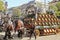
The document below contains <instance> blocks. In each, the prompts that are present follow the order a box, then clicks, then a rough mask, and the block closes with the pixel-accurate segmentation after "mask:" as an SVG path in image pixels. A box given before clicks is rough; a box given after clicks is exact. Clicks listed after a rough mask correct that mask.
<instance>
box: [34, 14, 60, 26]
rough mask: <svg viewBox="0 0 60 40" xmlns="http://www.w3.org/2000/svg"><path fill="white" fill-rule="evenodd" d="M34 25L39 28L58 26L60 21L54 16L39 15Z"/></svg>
mask: <svg viewBox="0 0 60 40" xmlns="http://www.w3.org/2000/svg"><path fill="white" fill-rule="evenodd" d="M35 24H36V25H40V26H51V25H59V24H60V21H59V19H58V18H57V17H55V16H54V15H50V14H39V15H38V18H37V20H36V22H35Z"/></svg>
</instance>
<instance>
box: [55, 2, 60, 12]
mask: <svg viewBox="0 0 60 40" xmlns="http://www.w3.org/2000/svg"><path fill="white" fill-rule="evenodd" d="M56 6H57V8H58V11H60V2H57V3H56Z"/></svg>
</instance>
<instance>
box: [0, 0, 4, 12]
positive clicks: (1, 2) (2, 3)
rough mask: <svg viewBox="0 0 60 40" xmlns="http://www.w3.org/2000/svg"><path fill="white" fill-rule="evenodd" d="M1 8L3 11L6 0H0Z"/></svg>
mask: <svg viewBox="0 0 60 40" xmlns="http://www.w3.org/2000/svg"><path fill="white" fill-rule="evenodd" d="M0 10H1V11H3V10H4V2H3V1H1V0H0Z"/></svg>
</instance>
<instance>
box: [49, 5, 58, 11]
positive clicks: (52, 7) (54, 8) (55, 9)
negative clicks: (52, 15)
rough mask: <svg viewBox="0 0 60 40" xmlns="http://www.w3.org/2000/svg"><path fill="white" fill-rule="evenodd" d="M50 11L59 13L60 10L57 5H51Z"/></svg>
mask: <svg viewBox="0 0 60 40" xmlns="http://www.w3.org/2000/svg"><path fill="white" fill-rule="evenodd" d="M50 9H52V10H54V11H58V8H57V7H56V6H55V5H50Z"/></svg>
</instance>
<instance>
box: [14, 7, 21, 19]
mask: <svg viewBox="0 0 60 40" xmlns="http://www.w3.org/2000/svg"><path fill="white" fill-rule="evenodd" d="M13 16H14V17H18V18H19V17H20V16H21V12H20V9H17V8H14V9H13Z"/></svg>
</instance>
